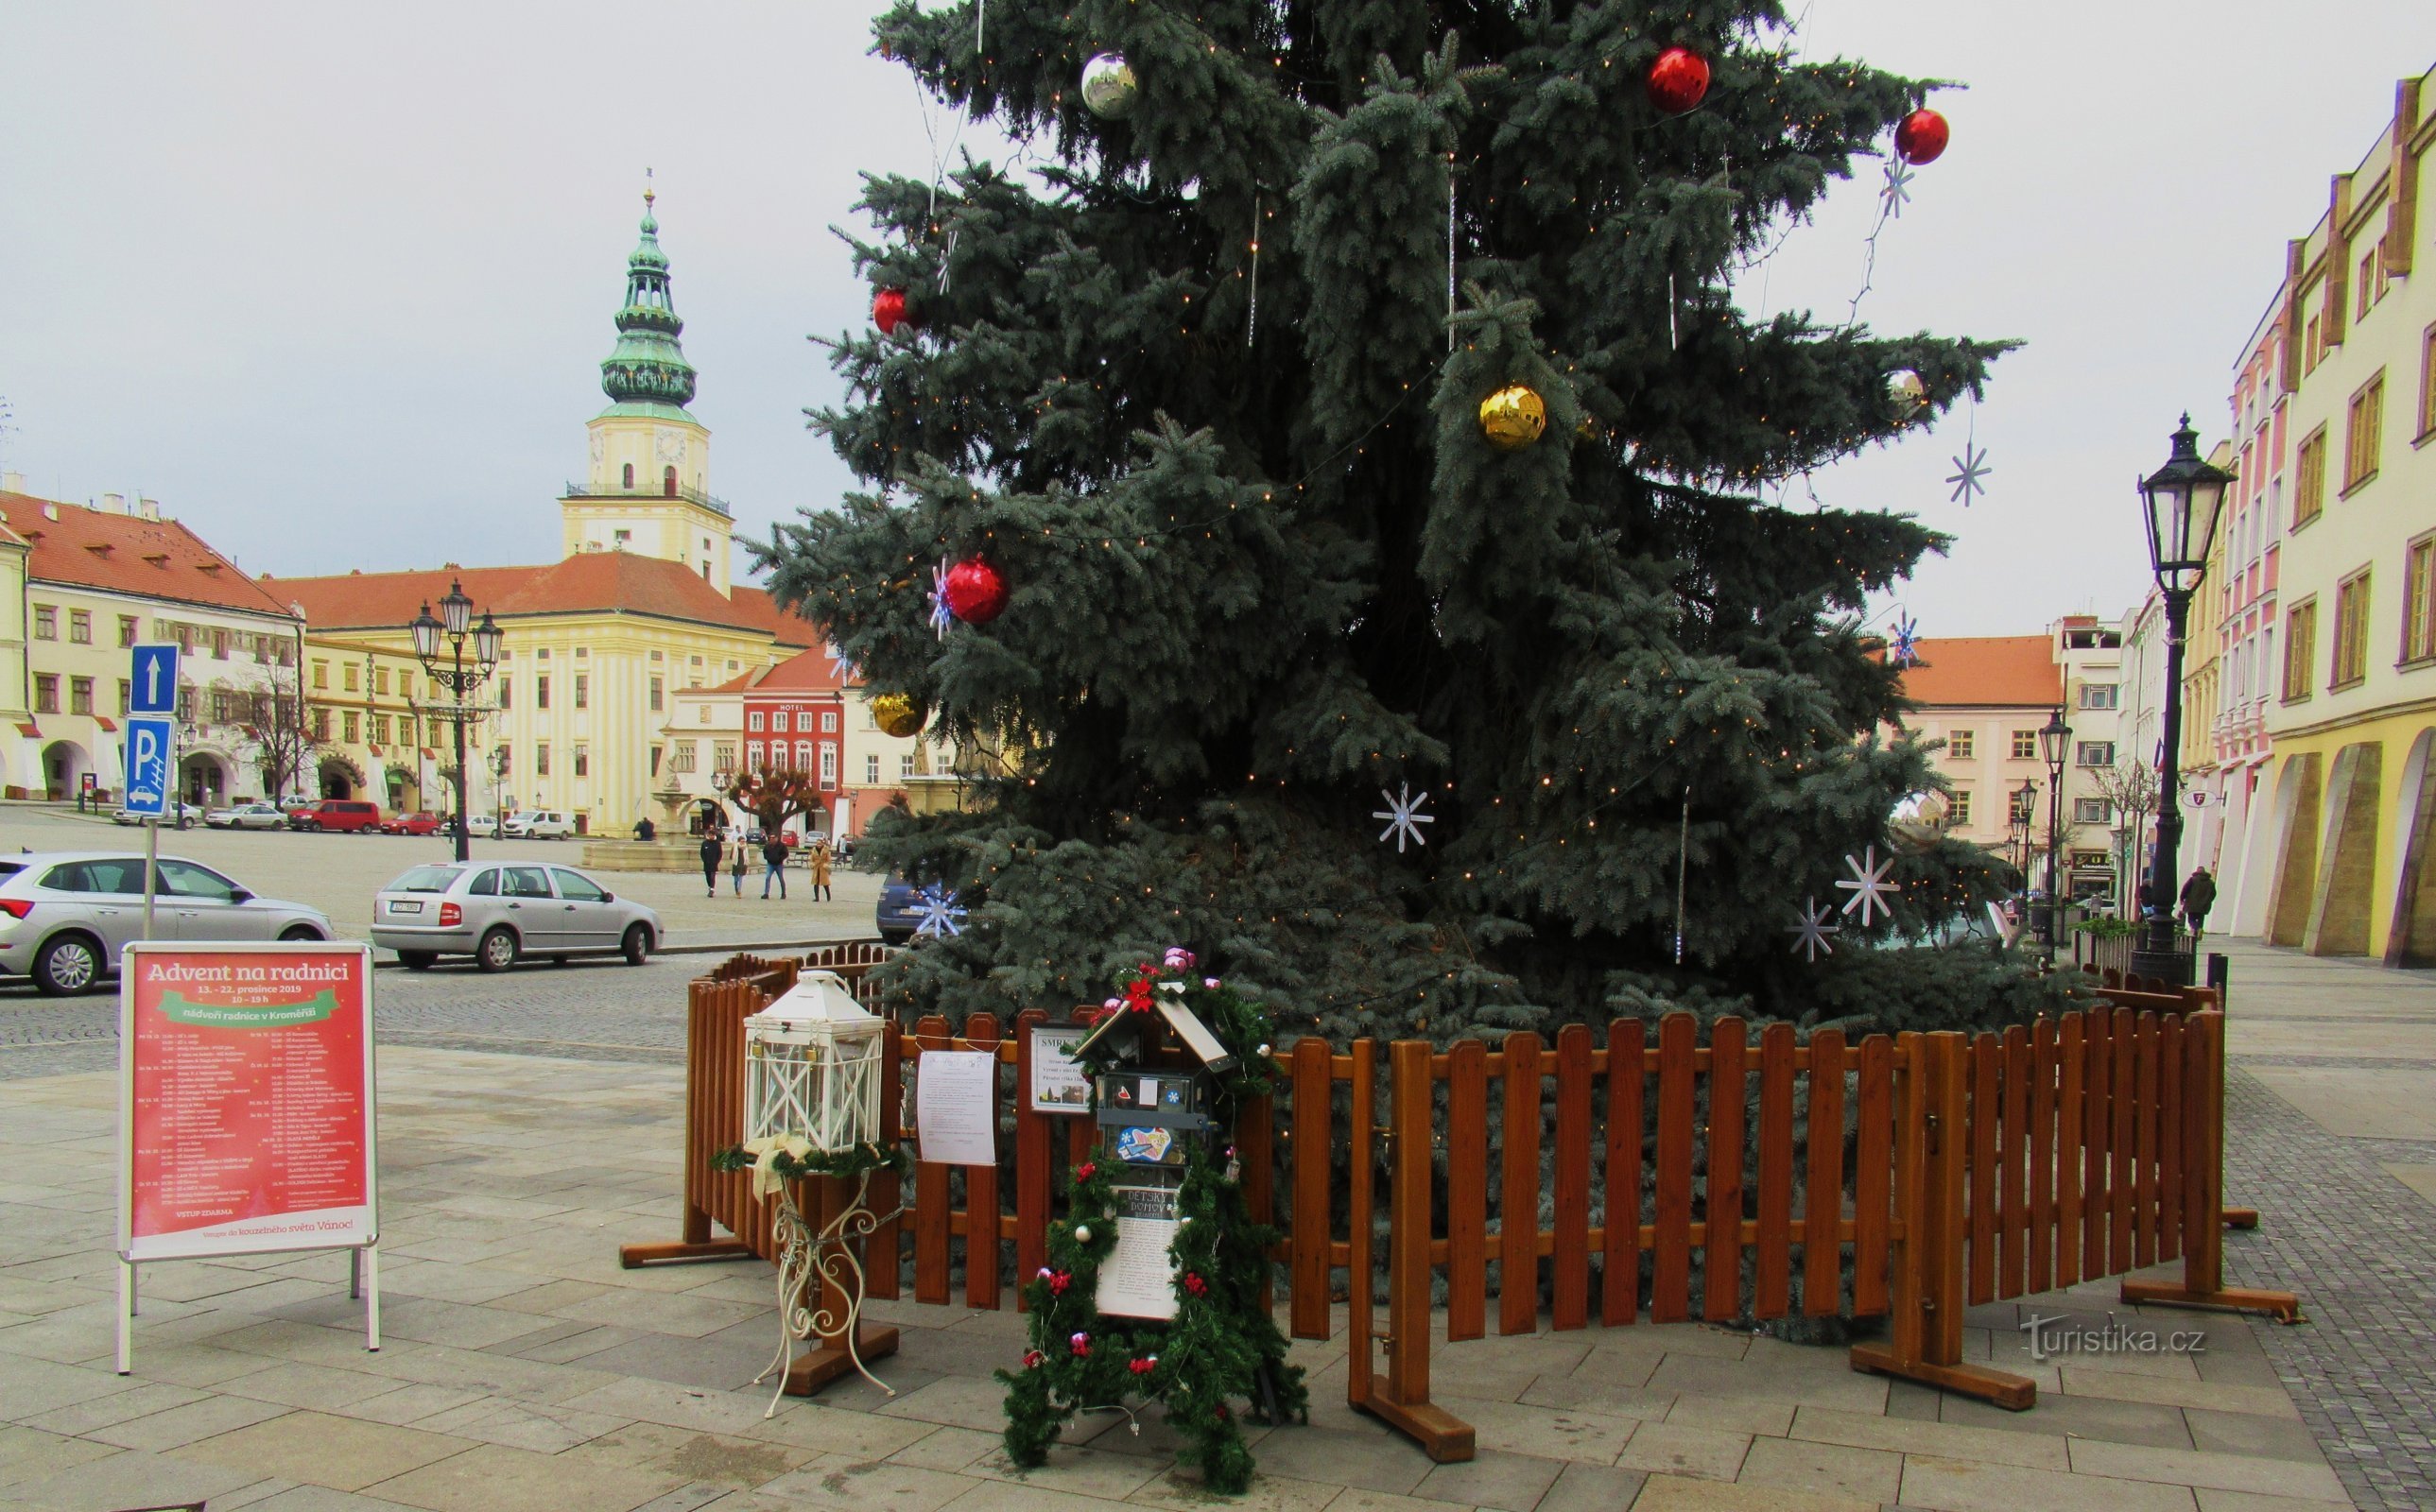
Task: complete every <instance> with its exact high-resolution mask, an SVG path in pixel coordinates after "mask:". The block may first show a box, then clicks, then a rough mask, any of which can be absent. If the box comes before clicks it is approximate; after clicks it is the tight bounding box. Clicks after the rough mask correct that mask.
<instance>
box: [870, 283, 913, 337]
mask: <svg viewBox="0 0 2436 1512" xmlns="http://www.w3.org/2000/svg"><path fill="white" fill-rule="evenodd" d="M871 323H872V324H874V325H877V326H879V334H880V335H882V336H895V335H896V328H897V327H898V326H900V325H902V326H904V327H905V328H906V329H907V330H910V331H918V330H920V329H922V322H920V321H917V320H915V319H914V317H913V316H912V315H910V314H908V313H906V309H905V291H904V290H903V289H901V288H883V289H881V290H880V291H879V293H877V294H874V295H873V296H871Z"/></svg>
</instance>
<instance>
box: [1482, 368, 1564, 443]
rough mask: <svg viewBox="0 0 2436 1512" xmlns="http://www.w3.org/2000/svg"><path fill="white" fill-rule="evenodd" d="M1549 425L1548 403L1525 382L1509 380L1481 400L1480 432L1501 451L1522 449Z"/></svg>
mask: <svg viewBox="0 0 2436 1512" xmlns="http://www.w3.org/2000/svg"><path fill="white" fill-rule="evenodd" d="M1547 428H1548V406H1547V404H1546V402H1545V401H1543V400H1542V399H1540V396H1539V395H1538V394H1537V393H1534V392H1533V391H1531V390H1530V389H1529V388H1527V387H1525V386H1524V385H1522V384H1519V383H1515V384H1508V385H1507V386H1506V387H1505V388H1503V389H1500V390H1498V391H1496V392H1495V393H1492V394H1490V395H1489V396H1488V398H1486V399H1483V400H1482V401H1480V433H1481V434H1482V435H1483V436H1486V437H1487V438H1488V443H1489V444H1490V445H1491V446H1494V447H1496V448H1497V449H1498V450H1499V451H1521V450H1522V448H1523V447H1525V446H1528V445H1530V444H1531V443H1533V442H1536V441H1538V440H1539V439H1540V433H1541V432H1543V431H1545V430H1546V429H1547Z"/></svg>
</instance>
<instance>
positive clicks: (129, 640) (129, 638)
mask: <svg viewBox="0 0 2436 1512" xmlns="http://www.w3.org/2000/svg"><path fill="white" fill-rule="evenodd" d="M2429 350H2431V351H2436V345H2431V347H2430V348H2429ZM118 644H119V645H120V646H121V647H122V648H124V647H128V646H132V645H134V644H135V617H134V616H133V615H120V616H119V617H118Z"/></svg>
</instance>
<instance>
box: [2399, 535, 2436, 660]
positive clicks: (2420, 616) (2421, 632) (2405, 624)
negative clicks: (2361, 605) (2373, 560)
mask: <svg viewBox="0 0 2436 1512" xmlns="http://www.w3.org/2000/svg"><path fill="white" fill-rule="evenodd" d="M2431 596H2436V536H2424V537H2422V538H2421V539H2419V540H2416V541H2413V542H2411V543H2410V559H2409V562H2408V564H2407V565H2405V566H2404V568H2403V573H2402V659H2403V660H2404V661H2406V662H2417V661H2426V660H2427V658H2429V657H2431V656H2436V597H2431Z"/></svg>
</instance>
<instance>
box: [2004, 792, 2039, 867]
mask: <svg viewBox="0 0 2436 1512" xmlns="http://www.w3.org/2000/svg"><path fill="white" fill-rule="evenodd" d="M2038 811H2039V784H2038V779H2037V778H2035V777H2024V778H2023V779H2022V785H2021V786H2020V787H2019V788H2016V789H2015V790H2013V808H2012V812H2011V813H2010V814H2009V815H2008V816H2007V819H2006V828H2007V830H2008V834H2007V837H2006V838H2007V841H2008V843H2009V846H2010V849H2011V851H2012V853H2013V855H2014V856H2015V857H2016V858H2017V860H2016V861H2015V864H2016V865H2018V866H2020V867H2021V869H2022V876H2023V878H2025V879H2027V878H2028V877H2029V875H2030V823H2031V819H2032V817H2033V816H2034V815H2036V814H2037V813H2038Z"/></svg>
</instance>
